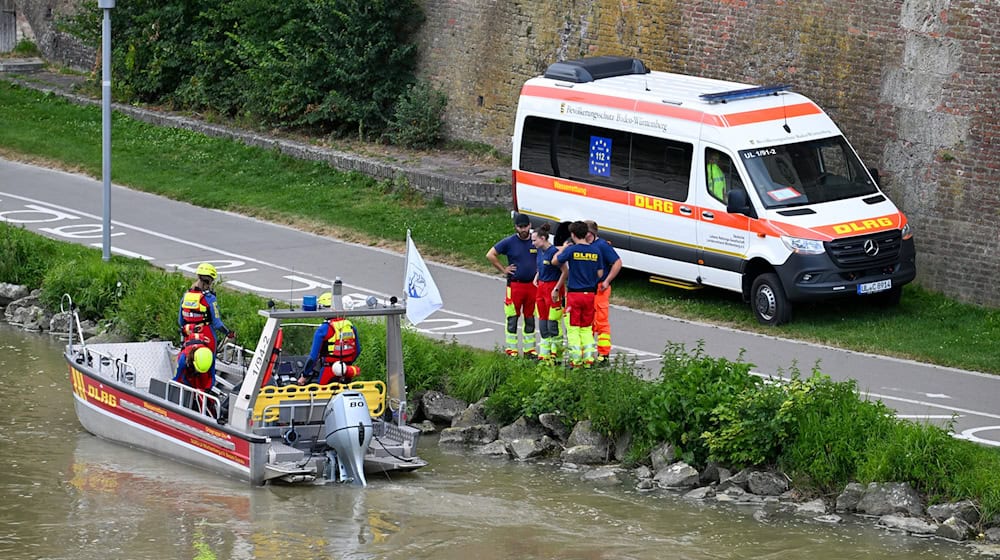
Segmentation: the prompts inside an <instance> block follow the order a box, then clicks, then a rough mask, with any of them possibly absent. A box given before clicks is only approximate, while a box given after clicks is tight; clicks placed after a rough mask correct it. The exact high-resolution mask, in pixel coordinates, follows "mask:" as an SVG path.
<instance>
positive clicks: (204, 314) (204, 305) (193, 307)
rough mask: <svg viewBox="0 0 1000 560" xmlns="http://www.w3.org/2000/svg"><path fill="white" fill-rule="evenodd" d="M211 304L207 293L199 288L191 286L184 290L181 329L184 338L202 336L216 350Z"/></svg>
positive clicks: (186, 339)
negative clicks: (210, 321) (210, 310)
mask: <svg viewBox="0 0 1000 560" xmlns="http://www.w3.org/2000/svg"><path fill="white" fill-rule="evenodd" d="M208 313H209V305H208V299H207V298H205V293H204V292H202V291H201V290H199V289H198V288H191V289H190V290H188V291H186V292H184V298H183V299H182V300H181V320H182V321H184V326H183V327H181V331H182V332H183V333H184V340H185V341H188V340H190V339H192V338H201V339H204V340H205V341H206V342H207V343H208V347H209V348H210V349H211V350H212V352H215V333H214V332H212V326H211V325H210V324H209V315H208Z"/></svg>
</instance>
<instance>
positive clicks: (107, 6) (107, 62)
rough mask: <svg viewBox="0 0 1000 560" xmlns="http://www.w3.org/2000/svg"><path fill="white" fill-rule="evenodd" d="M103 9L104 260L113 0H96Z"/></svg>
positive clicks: (108, 242) (108, 215) (108, 210)
mask: <svg viewBox="0 0 1000 560" xmlns="http://www.w3.org/2000/svg"><path fill="white" fill-rule="evenodd" d="M97 7H98V8H100V9H102V10H104V21H103V22H102V24H101V175H102V177H103V179H104V222H103V226H102V232H103V236H102V241H103V243H102V246H103V258H104V262H107V261H110V260H111V10H112V8H114V7H115V0H97Z"/></svg>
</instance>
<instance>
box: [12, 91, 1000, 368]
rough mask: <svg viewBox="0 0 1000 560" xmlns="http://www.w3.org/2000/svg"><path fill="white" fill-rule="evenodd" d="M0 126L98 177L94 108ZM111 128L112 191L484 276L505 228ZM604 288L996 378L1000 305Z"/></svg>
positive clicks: (294, 165) (24, 109)
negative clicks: (790, 309)
mask: <svg viewBox="0 0 1000 560" xmlns="http://www.w3.org/2000/svg"><path fill="white" fill-rule="evenodd" d="M0 122H3V123H4V126H2V127H0V153H2V154H3V155H5V156H7V157H12V158H17V159H27V160H32V161H37V162H40V163H42V164H46V165H53V166H58V167H63V168H68V169H72V170H77V171H80V172H83V173H86V174H89V175H92V176H99V175H100V166H101V153H100V142H99V138H100V109H99V108H98V107H79V106H76V105H73V104H71V103H68V102H66V101H64V100H62V99H61V98H58V97H56V96H53V95H45V94H41V93H38V92H36V91H34V90H30V89H23V88H19V87H14V86H11V85H9V84H7V83H5V82H2V81H0ZM113 130H114V133H113V136H114V169H113V178H114V181H115V182H116V183H119V184H124V185H128V186H130V187H132V188H135V189H138V190H143V191H148V192H153V193H157V194H161V195H164V196H167V197H170V198H174V199H178V200H184V201H189V202H192V203H194V204H198V205H201V206H205V207H211V208H220V209H226V210H231V211H236V212H241V213H244V214H248V215H253V216H257V217H261V218H264V219H268V220H272V221H278V222H282V223H287V224H291V225H293V226H295V227H299V228H302V229H307V230H310V231H314V232H318V233H325V234H332V235H336V236H338V237H341V238H344V239H348V240H352V241H357V242H362V243H369V244H372V245H384V246H389V247H394V248H398V249H401V248H402V244H403V240H404V239H405V232H406V229H407V228H409V229H412V231H413V236H414V238H415V239H417V240H419V242H420V248H421V251H422V252H423V253H424V255H425V257H429V258H432V259H434V260H438V261H443V262H448V263H451V264H456V265H459V266H464V267H468V268H472V269H477V270H483V271H489V270H490V269H489V268H488V267H487V266H486V264H485V259H484V258H483V255H484V254H485V253H486V251H487V249H488V248H489V247H490V245H492V243H494V242H495V241H496V240H498V239H500V238H501V237H503V236H505V235H508V234H509V233H510V232H511V231H512V227H511V225H510V219H509V216H508V214H507V212H506V211H504V210H499V209H496V210H469V209H460V208H449V207H445V206H444V205H443V204H441V203H440V202H438V201H426V200H424V199H423V198H422V197H421V196H419V194H417V193H415V192H413V191H412V190H411V189H409V188H408V186H407V185H406V184H405V183H393V182H390V181H382V182H379V181H375V180H372V179H370V178H368V177H365V176H362V175H359V174H356V173H339V172H337V171H335V170H332V169H330V168H329V167H327V166H326V165H324V164H321V163H314V162H304V161H299V160H295V159H292V158H289V157H286V156H282V155H279V154H277V153H274V152H269V151H266V150H261V149H257V148H249V147H246V146H243V145H242V144H238V143H235V142H231V141H227V140H220V139H213V138H208V137H205V136H203V135H200V134H196V133H193V132H189V131H183V130H174V129H163V128H158V127H155V126H151V125H147V124H144V123H141V122H137V121H135V120H132V119H129V118H125V117H122V116H120V115H116V116H115V118H114V122H113ZM595 218H597V220H598V221H600V217H599V216H597V217H595ZM918 249H919V240H918ZM614 294H615V295H614V298H615V301H616V303H621V304H623V305H628V306H631V307H635V308H640V309H646V310H650V311H655V312H659V313H665V314H668V315H672V316H677V317H682V318H687V319H692V320H698V321H705V322H711V323H716V324H722V325H728V326H732V327H735V328H739V329H744V330H750V331H757V332H764V333H767V334H773V335H777V336H782V337H788V338H795V339H802V340H810V341H815V342H820V343H824V344H828V345H831V346H838V347H843V348H849V349H852V350H858V351H862V352H871V353H876V354H883V355H892V356H897V357H903V358H910V359H914V360H918V361H923V362H929V363H935V364H940V365H946V366H952V367H958V368H964V369H972V370H978V371H985V372H990V373H1000V360H998V359H997V352H996V347H995V341H996V340H998V339H1000V310H996V309H987V308H982V307H978V306H974V305H966V304H961V303H958V302H956V301H953V300H950V299H948V298H945V297H943V296H941V295H940V294H936V293H932V292H928V291H926V290H922V289H920V288H919V287H916V286H913V285H910V286H906V288H905V290H904V295H903V301H902V303H901V305H900V306H899V307H898V308H895V309H891V310H884V309H876V308H874V306H871V305H869V304H868V303H867V302H865V301H864V300H844V301H838V302H836V303H835V304H831V303H820V304H808V305H807V304H803V305H799V306H797V307H796V310H795V316H794V320H793V322H792V323H790V324H788V325H783V326H781V327H778V328H768V329H764V328H762V327H759V326H758V325H757V324H756V323H755V322H754V320H753V317H752V315H751V313H750V310H749V309H748V306H747V305H746V304H745V303H743V302H742V301H741V299H740V297H739V296H738V295H737V294H733V293H730V292H724V291H721V290H714V289H704V290H700V291H697V292H686V291H683V290H676V289H673V288H666V287H662V286H657V285H652V284H649V283H648V282H647V281H646V277H645V275H642V274H638V273H633V272H626V273H624V274H622V275H621V276H619V279H618V280H616V282H615V292H614ZM666 342H667V341H664V343H666Z"/></svg>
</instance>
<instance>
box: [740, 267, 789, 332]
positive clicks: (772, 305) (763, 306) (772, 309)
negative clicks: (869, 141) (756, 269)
mask: <svg viewBox="0 0 1000 560" xmlns="http://www.w3.org/2000/svg"><path fill="white" fill-rule="evenodd" d="M750 297H751V299H750V305H752V306H753V314H754V316H755V317H757V321H758V322H759V323H760V324H762V325H770V326H777V325H783V324H785V323H787V322H788V320H789V319H791V318H792V305H791V304H790V303H788V298H787V297H785V290H784V288H782V287H781V280H779V279H778V275H777V274H774V273H767V274H761V275H760V276H758V277H757V278H756V279H755V280H754V281H753V289H752V291H751V294H750Z"/></svg>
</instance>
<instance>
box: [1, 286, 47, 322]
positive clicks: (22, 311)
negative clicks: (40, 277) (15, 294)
mask: <svg viewBox="0 0 1000 560" xmlns="http://www.w3.org/2000/svg"><path fill="white" fill-rule="evenodd" d="M40 293H41V292H40V291H38V290H35V291H34V292H31V293H30V294H29V295H27V296H24V297H22V298H19V299H16V300H14V301H11V302H10V303H9V304H7V307H6V308H4V318H5V319H6V320H7V322H8V323H10V324H12V325H17V326H19V327H23V328H24V329H25V330H32V331H39V330H41V329H42V325H43V324H44V325H45V326H48V321H49V318H50V317H51V316H52V314H51V313H49V312H48V310H46V309H45V308H44V307H43V306H42V305H41V302H40V301H39V294H40Z"/></svg>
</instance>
